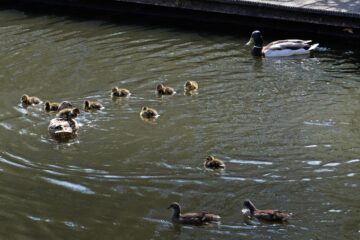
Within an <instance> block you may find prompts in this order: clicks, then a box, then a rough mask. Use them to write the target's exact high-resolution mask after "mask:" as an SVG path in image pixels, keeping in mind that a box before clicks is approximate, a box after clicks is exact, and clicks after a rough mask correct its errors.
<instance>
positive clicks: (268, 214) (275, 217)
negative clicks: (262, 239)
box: [242, 199, 291, 222]
mask: <svg viewBox="0 0 360 240" xmlns="http://www.w3.org/2000/svg"><path fill="white" fill-rule="evenodd" d="M242 212H243V214H244V215H245V216H249V217H256V218H257V219H259V220H263V221H272V222H283V221H286V220H288V219H289V217H290V216H291V214H290V213H286V212H282V211H279V210H259V209H257V208H256V207H255V205H254V204H253V203H252V202H251V201H250V200H249V199H247V200H245V201H244V209H242Z"/></svg>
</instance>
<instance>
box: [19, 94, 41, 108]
mask: <svg viewBox="0 0 360 240" xmlns="http://www.w3.org/2000/svg"><path fill="white" fill-rule="evenodd" d="M21 103H22V104H23V105H25V106H29V105H36V104H40V103H41V100H40V98H38V97H34V96H29V95H26V94H24V95H23V96H22V97H21Z"/></svg>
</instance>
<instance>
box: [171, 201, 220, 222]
mask: <svg viewBox="0 0 360 240" xmlns="http://www.w3.org/2000/svg"><path fill="white" fill-rule="evenodd" d="M170 208H172V209H173V215H172V217H171V220H172V221H173V222H175V223H180V224H192V225H203V224H208V223H211V222H219V221H220V219H221V217H220V216H219V215H215V214H212V213H207V212H194V213H181V208H180V205H179V203H177V202H173V203H171V204H170V206H169V207H168V209H170Z"/></svg>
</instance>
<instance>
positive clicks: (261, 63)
mask: <svg viewBox="0 0 360 240" xmlns="http://www.w3.org/2000/svg"><path fill="white" fill-rule="evenodd" d="M247 40H248V36H243V38H238V37H235V36H219V35H216V34H206V33H196V32H185V31H183V30H178V29H175V28H164V27H162V26H157V25H151V26H150V25H136V24H123V25H122V24H111V23H109V22H102V21H86V20H74V19H71V18H67V17H63V18H62V17H55V16H42V17H39V16H27V15H24V14H23V13H21V12H16V11H4V10H3V11H0V92H1V95H0V109H1V111H0V222H1V224H0V238H1V239H359V237H360V214H359V213H360V201H359V200H360V191H359V190H360V189H359V188H360V186H359V184H360V177H359V170H360V130H359V129H360V107H359V106H360V90H359V89H360V73H359V67H360V60H359V57H358V56H356V53H355V52H352V51H351V50H336V49H334V48H333V47H332V48H330V47H328V46H326V43H322V44H321V45H322V46H323V49H322V51H320V52H316V53H315V54H314V56H313V57H311V58H308V57H304V58H288V59H254V58H253V57H251V56H250V55H249V49H248V48H245V47H244V43H245V42H246V41H247ZM267 40H268V41H270V40H274V39H267ZM186 80H196V81H198V82H199V85H200V92H199V94H198V95H197V96H193V97H188V96H184V95H183V94H182V87H183V84H184V82H185V81H186ZM160 82H162V83H166V84H168V85H170V86H172V87H174V88H175V89H176V90H177V92H178V94H176V95H175V96H173V97H164V98H158V97H157V96H156V95H155V94H154V89H155V86H156V84H158V83H160ZM115 85H119V86H123V87H127V88H129V89H130V90H131V91H132V92H133V96H132V97H131V98H129V99H125V100H122V101H115V102H114V101H112V100H111V99H110V97H109V91H110V89H111V87H113V86H115ZM23 93H28V94H31V95H37V96H39V97H41V98H42V99H43V100H46V99H49V100H53V101H60V100H69V101H71V102H72V103H74V104H75V105H77V106H79V107H80V106H81V105H82V102H83V101H84V99H95V100H98V101H100V102H102V103H103V104H104V105H105V109H104V110H103V111H100V112H97V113H93V114H92V113H82V114H81V116H80V118H79V123H80V124H81V129H80V133H79V136H78V138H77V139H75V140H72V141H70V142H68V143H58V142H56V141H54V140H53V139H52V138H51V137H50V136H49V135H48V134H47V126H48V123H49V121H50V119H51V118H52V116H49V115H47V114H46V113H44V112H43V111H42V110H41V108H37V107H31V108H28V109H24V108H22V107H20V106H19V105H18V104H19V98H20V96H21V95H22V94H23ZM144 105H148V106H151V107H154V108H156V109H158V110H159V112H160V115H161V116H160V118H159V119H158V121H157V122H156V124H149V123H146V122H143V121H142V120H141V119H140V118H139V114H138V113H139V110H140V108H141V107H142V106H144ZM209 154H214V155H216V156H218V157H219V158H222V159H223V160H224V161H225V163H226V165H227V169H226V171H224V172H222V173H217V172H212V171H206V170H204V169H203V166H202V162H203V160H204V158H205V157H206V156H207V155H209ZM245 198H250V199H252V200H253V201H254V202H255V203H256V204H257V205H258V207H259V208H280V209H286V210H288V211H291V212H293V213H294V214H295V215H294V217H293V219H292V220H291V221H290V222H289V223H288V224H275V225H273V224H264V223H258V222H256V221H244V219H243V218H242V216H241V211H240V208H241V205H242V201H243V200H244V199H245ZM173 201H178V202H180V203H181V204H182V205H183V208H184V210H185V211H196V210H198V211H201V210H207V211H211V212H214V213H218V214H220V215H221V216H222V222H221V224H220V225H219V226H207V227H191V226H186V227H179V226H175V227H174V226H173V225H172V224H171V222H170V211H169V210H167V209H166V207H167V206H168V205H169V203H171V202H173Z"/></svg>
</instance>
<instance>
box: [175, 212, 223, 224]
mask: <svg viewBox="0 0 360 240" xmlns="http://www.w3.org/2000/svg"><path fill="white" fill-rule="evenodd" d="M219 220H220V216H218V215H215V214H211V213H207V212H198V213H184V214H181V215H180V221H182V222H183V223H189V224H204V223H208V222H212V221H219Z"/></svg>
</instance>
